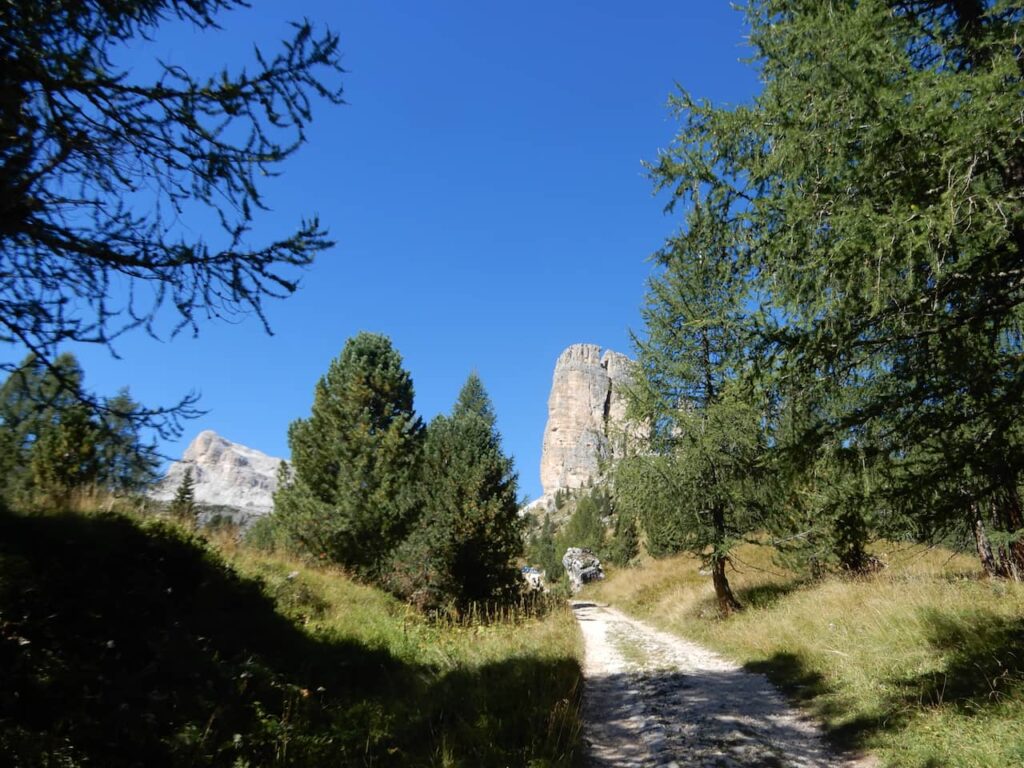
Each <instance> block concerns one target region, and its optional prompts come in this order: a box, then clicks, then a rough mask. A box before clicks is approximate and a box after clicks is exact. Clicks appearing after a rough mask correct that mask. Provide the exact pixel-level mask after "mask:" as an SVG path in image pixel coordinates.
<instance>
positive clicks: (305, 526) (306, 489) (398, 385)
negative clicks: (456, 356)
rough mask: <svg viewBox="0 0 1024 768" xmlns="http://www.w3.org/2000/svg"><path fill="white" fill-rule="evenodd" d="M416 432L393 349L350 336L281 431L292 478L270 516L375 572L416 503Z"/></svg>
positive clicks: (372, 338)
mask: <svg viewBox="0 0 1024 768" xmlns="http://www.w3.org/2000/svg"><path fill="white" fill-rule="evenodd" d="M423 435H424V427H423V422H422V420H421V419H420V418H419V417H418V416H417V415H416V413H415V410H414V408H413V384H412V378H411V377H410V376H409V373H408V372H407V371H406V370H405V369H404V368H403V367H402V357H401V355H399V354H398V352H397V351H396V350H395V349H394V347H393V346H392V345H391V341H390V340H389V339H388V338H387V337H385V336H381V335H379V334H373V333H365V332H364V333H360V334H358V335H357V336H354V337H353V338H351V339H349V340H348V341H347V342H346V343H345V347H344V349H342V352H341V355H339V356H338V358H336V359H335V360H334V361H332V362H331V364H330V366H329V368H328V369H327V373H326V374H325V375H324V376H323V378H321V379H320V381H319V382H317V385H316V388H315V390H314V396H313V409H312V413H311V414H310V416H309V418H308V419H298V420H296V421H294V422H292V425H291V427H290V428H289V430H288V443H289V445H290V447H291V453H292V467H293V469H294V480H293V482H291V483H289V484H287V485H286V486H285V487H284V488H282V489H280V490H279V491H278V493H277V495H276V496H275V498H274V504H275V510H276V512H277V514H279V516H280V518H281V520H282V521H283V522H284V524H285V526H286V527H287V529H288V530H289V532H290V533H291V535H292V536H293V537H294V538H295V539H296V540H297V541H299V542H301V543H302V544H303V545H304V546H305V547H306V548H307V549H308V550H309V551H311V552H314V553H317V554H320V555H323V556H325V557H327V558H330V559H331V560H333V561H335V562H338V563H341V564H343V565H345V566H348V567H350V568H352V569H353V570H355V571H356V572H357V573H359V574H361V575H362V576H364V577H367V578H371V579H375V578H379V577H380V575H381V574H382V571H383V569H384V568H385V566H386V564H387V561H388V558H389V556H390V554H391V552H392V551H393V550H394V548H395V547H396V546H398V544H399V543H400V542H401V541H403V540H404V538H405V537H406V535H407V534H408V532H409V530H410V528H411V526H412V525H413V523H414V522H415V519H416V516H417V514H418V511H419V498H418V481H419V477H420V458H421V451H422V442H423Z"/></svg>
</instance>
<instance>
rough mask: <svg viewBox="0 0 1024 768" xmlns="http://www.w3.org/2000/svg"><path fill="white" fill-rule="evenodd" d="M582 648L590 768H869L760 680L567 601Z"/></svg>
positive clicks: (614, 615) (615, 616) (611, 612)
mask: <svg viewBox="0 0 1024 768" xmlns="http://www.w3.org/2000/svg"><path fill="white" fill-rule="evenodd" d="M573 612H574V613H575V614H576V619H577V620H578V621H579V624H580V627H581V628H582V630H583V637H584V639H585V643H586V659H585V664H584V678H585V680H586V683H585V689H584V691H585V692H584V723H585V725H584V737H585V739H586V741H587V744H588V747H589V750H590V758H591V762H590V764H591V765H592V766H595V768H603V767H604V766H609V767H611V766H615V768H634V767H636V768H639V767H640V766H643V767H644V768H647V766H653V767H658V768H661V767H664V768H668V767H669V766H671V767H672V768H684V767H686V768H689V767H690V766H695V767H699V768H705V767H707V768H712V766H714V768H739V767H740V766H743V767H744V768H746V767H748V766H759V767H761V768H783V766H784V767H785V768H837V767H839V766H844V767H846V768H853V766H866V765H869V764H870V763H869V762H867V761H848V760H846V759H843V758H840V757H838V756H836V755H835V754H833V753H832V752H830V751H829V749H828V748H827V746H826V745H825V743H824V740H823V738H822V735H821V731H820V729H819V728H818V727H817V726H816V725H815V724H814V723H813V722H811V721H810V720H809V719H808V718H806V717H804V716H802V715H801V714H799V713H798V712H796V711H795V710H793V709H792V708H790V707H789V706H788V705H787V704H786V702H785V700H784V699H783V698H782V696H781V695H780V694H779V693H778V691H777V690H776V689H775V688H774V687H773V686H772V685H771V683H769V682H768V680H767V679H766V678H764V677H763V676H762V675H758V674H753V673H751V672H747V671H745V670H743V669H741V668H739V667H737V666H736V665H735V664H732V663H731V662H728V661H726V660H725V659H723V658H721V657H720V656H717V655H715V654H714V653H712V652H711V651H709V650H707V649H706V648H702V647H701V646H699V645H695V644H693V643H689V642H687V641H685V640H682V639H680V638H678V637H675V636H674V635H670V634H667V633H665V632H660V631H658V630H656V629H654V628H653V627H651V626H649V625H647V624H644V623H643V622H641V621H637V620H636V619H632V618H629V617H628V616H626V615H624V614H622V613H620V612H619V611H617V610H615V609H614V608H610V607H606V606H599V605H596V604H594V603H587V602H574V603H573Z"/></svg>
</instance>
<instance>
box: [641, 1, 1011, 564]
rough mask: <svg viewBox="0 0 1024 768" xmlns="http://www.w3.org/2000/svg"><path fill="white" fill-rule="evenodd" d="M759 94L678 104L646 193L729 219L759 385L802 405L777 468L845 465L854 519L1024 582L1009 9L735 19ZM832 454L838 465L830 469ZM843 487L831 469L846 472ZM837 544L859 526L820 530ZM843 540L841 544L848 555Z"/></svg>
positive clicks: (920, 4) (826, 8)
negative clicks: (709, 204) (671, 136)
mask: <svg viewBox="0 0 1024 768" xmlns="http://www.w3.org/2000/svg"><path fill="white" fill-rule="evenodd" d="M746 13H747V19H748V22H749V25H750V28H751V36H750V40H751V43H752V45H753V48H754V53H753V56H752V57H751V60H752V61H754V62H756V63H757V66H758V67H759V68H760V74H761V78H762V81H763V82H764V89H763V91H762V93H761V94H760V95H759V96H758V97H757V98H756V99H755V100H754V101H753V103H752V104H750V105H748V106H743V107H738V108H734V109H724V108H719V107H715V106H714V105H711V104H709V103H707V102H704V101H700V100H698V99H696V98H693V97H692V96H690V95H689V94H687V93H680V94H679V95H678V96H676V97H675V98H674V99H673V102H674V105H675V108H676V109H677V110H678V114H679V116H680V117H681V119H682V129H681V131H680V133H679V135H678V137H677V141H676V144H675V145H674V146H673V147H672V148H670V149H669V151H667V152H665V153H664V154H663V155H662V157H661V159H660V160H659V162H658V164H657V166H656V167H655V169H654V170H655V174H656V176H657V177H658V178H659V179H661V180H662V181H663V182H664V183H665V184H666V186H668V187H670V188H672V189H673V191H674V192H675V195H676V199H679V198H686V197H687V196H688V195H689V194H690V190H691V189H692V188H693V186H694V184H695V183H696V184H700V185H704V187H705V188H706V189H710V190H712V191H714V190H721V191H722V193H723V194H726V195H731V196H732V197H733V200H734V202H735V205H734V206H733V207H732V210H731V213H730V214H729V215H728V216H726V217H724V220H725V221H729V222H732V224H731V225H730V227H729V229H728V231H727V232H726V233H725V236H724V237H723V238H722V239H721V244H722V245H723V246H724V247H725V248H727V249H729V250H730V251H731V253H732V254H733V255H734V256H735V260H734V263H735V266H736V275H738V276H740V277H742V278H743V279H744V280H747V281H749V283H750V291H749V296H750V303H749V305H750V307H751V309H755V308H763V309H764V311H763V312H761V313H760V315H759V323H760V333H759V334H758V338H757V344H756V345H754V346H752V351H753V352H755V353H756V354H753V355H752V356H753V358H754V361H755V363H757V364H759V365H760V368H759V370H760V373H761V375H762V377H770V378H771V379H772V380H773V381H774V385H773V386H778V387H780V388H782V389H788V390H790V391H793V390H795V389H807V390H810V391H813V392H814V399H813V403H812V405H813V410H812V411H811V412H810V416H811V417H812V418H809V419H807V421H806V424H805V425H804V427H803V428H802V429H801V430H799V431H798V432H797V433H796V434H795V435H794V436H793V438H792V440H791V442H790V443H789V444H788V445H781V446H779V447H780V448H783V449H785V455H787V456H789V457H796V458H798V459H802V460H803V462H802V466H800V467H798V468H799V469H801V470H802V471H809V470H810V469H811V468H812V467H813V457H814V456H815V455H817V454H819V453H820V451H821V450H822V449H824V450H831V449H830V448H829V446H832V447H833V448H835V447H838V448H840V449H842V448H846V447H848V446H854V447H855V448H856V456H857V458H860V459H863V460H864V461H865V462H866V464H867V466H869V467H870V468H871V472H872V477H873V481H872V483H871V486H872V489H871V496H872V497H873V498H872V499H870V503H869V505H868V506H869V507H872V508H874V509H877V510H881V511H883V512H885V513H886V514H890V515H893V516H895V517H900V518H902V517H905V518H908V519H910V520H912V521H913V530H914V531H915V532H917V533H920V534H923V535H931V536H935V535H940V534H942V533H944V532H946V531H948V530H949V529H950V528H954V527H957V528H960V529H961V530H963V529H966V530H973V531H975V532H976V534H977V535H978V536H979V539H978V549H979V552H987V551H988V550H989V549H991V547H986V546H985V545H986V541H987V542H988V543H989V544H991V543H992V537H995V541H997V542H998V544H997V546H996V549H997V550H998V551H999V552H1000V553H1001V554H999V555H996V550H992V551H993V557H992V558H986V557H985V556H984V555H982V561H983V563H986V566H987V567H989V568H990V569H991V570H992V571H993V572H995V573H999V574H1001V575H1008V576H1011V577H1015V578H1021V577H1022V576H1024V511H1022V501H1021V497H1020V492H1019V490H1018V489H1019V486H1020V483H1021V480H1022V473H1024V430H1022V428H1021V419H1020V413H1021V407H1022V405H1024V367H1022V362H1021V360H1022V358H1021V354H1020V350H1021V348H1022V347H1024V332H1022V328H1024V280H1021V275H1022V274H1024V206H1022V204H1021V194H1022V190H1024V144H1022V143H1021V141H1020V136H1021V135H1022V132H1024V117H1022V114H1021V111H1020V99H1021V96H1020V93H1021V82H1022V75H1021V70H1020V33H1021V29H1022V24H1024V10H1022V9H1021V6H1020V3H1018V2H1002V1H1001V0H967V1H965V2H961V0H857V1H856V2H855V1H854V0H841V1H840V2H830V3H821V2H817V1H816V0H753V2H751V3H749V4H748V6H747V8H746ZM837 455H838V454H837ZM847 469H848V468H846V467H843V468H842V471H843V472H844V473H845V472H846V470H847ZM834 520H835V523H836V524H837V525H839V526H845V525H850V526H852V528H851V530H850V531H846V532H843V531H837V532H836V533H838V534H839V535H838V536H836V537H835V538H836V540H837V541H838V540H840V539H841V538H842V537H843V536H846V535H847V533H850V532H851V531H852V530H853V528H856V527H857V526H860V525H861V524H862V523H865V522H866V520H865V518H864V517H863V515H854V516H852V517H851V516H848V515H836V516H834ZM855 538H856V537H855Z"/></svg>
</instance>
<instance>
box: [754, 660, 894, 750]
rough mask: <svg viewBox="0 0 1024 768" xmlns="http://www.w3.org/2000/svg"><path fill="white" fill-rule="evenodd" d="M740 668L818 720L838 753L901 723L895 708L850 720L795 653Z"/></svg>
mask: <svg viewBox="0 0 1024 768" xmlns="http://www.w3.org/2000/svg"><path fill="white" fill-rule="evenodd" d="M743 666H744V669H746V670H748V671H750V672H757V673H760V674H762V675H764V676H765V677H767V678H768V679H769V680H770V681H771V682H772V683H773V684H774V685H775V686H776V687H777V688H778V689H779V690H781V691H782V692H783V693H784V694H785V695H786V697H787V698H788V699H789V700H790V701H791V702H793V703H794V704H796V705H798V706H801V707H804V708H806V709H807V710H808V711H809V712H811V713H812V714H813V715H814V716H815V717H816V718H817V719H819V720H820V721H821V722H822V724H823V725H824V728H825V736H826V738H827V739H828V742H829V744H830V745H831V746H832V748H833V749H835V750H836V751H838V752H840V753H857V752H860V751H862V750H863V749H864V748H865V747H866V745H867V740H868V737H870V736H871V735H872V734H873V733H875V732H878V731H880V730H883V729H884V730H890V731H893V730H899V729H900V728H901V727H902V723H903V722H904V721H903V712H901V711H900V710H899V709H897V708H896V707H893V708H892V709H891V711H888V712H886V713H885V714H884V715H880V714H872V715H858V716H854V717H850V716H849V713H848V712H846V711H845V710H844V709H843V706H842V704H841V703H839V702H837V700H836V697H835V696H834V694H835V693H836V689H835V688H834V687H832V686H831V685H829V683H828V682H827V681H826V680H825V678H824V677H823V676H822V675H821V674H820V673H818V672H816V671H814V670H813V669H811V668H810V667H809V666H808V665H807V663H806V662H805V661H804V660H803V659H802V658H800V656H798V655H797V654H793V653H776V654H774V655H772V656H770V657H768V658H767V659H763V660H760V661H752V662H748V663H747V664H744V665H743ZM903 709H905V708H903Z"/></svg>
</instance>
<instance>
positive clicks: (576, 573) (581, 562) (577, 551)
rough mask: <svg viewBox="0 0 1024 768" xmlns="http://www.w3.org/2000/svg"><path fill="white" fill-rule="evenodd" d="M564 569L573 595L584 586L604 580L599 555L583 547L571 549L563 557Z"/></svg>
mask: <svg viewBox="0 0 1024 768" xmlns="http://www.w3.org/2000/svg"><path fill="white" fill-rule="evenodd" d="M562 567H563V568H565V573H566V575H567V576H568V577H569V586H570V587H571V588H572V591H573V594H576V593H577V592H579V591H580V590H581V589H582V588H583V585H584V584H589V583H590V582H592V581H600V580H601V579H603V578H604V569H603V568H602V567H601V561H600V560H598V559H597V555H595V554H594V553H593V552H591V551H590V550H589V549H584V548H582V547H569V548H568V549H567V550H565V554H564V555H562Z"/></svg>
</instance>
